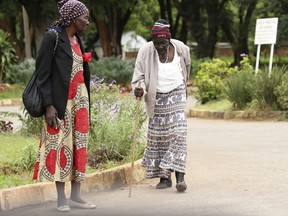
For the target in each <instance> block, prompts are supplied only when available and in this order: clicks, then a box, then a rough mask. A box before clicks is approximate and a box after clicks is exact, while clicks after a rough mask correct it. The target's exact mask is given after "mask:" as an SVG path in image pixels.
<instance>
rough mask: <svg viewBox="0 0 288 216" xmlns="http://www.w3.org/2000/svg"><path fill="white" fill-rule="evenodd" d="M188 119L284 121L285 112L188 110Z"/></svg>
mask: <svg viewBox="0 0 288 216" xmlns="http://www.w3.org/2000/svg"><path fill="white" fill-rule="evenodd" d="M189 116H190V117H198V118H207V119H208V118H209V119H245V120H249V119H250V120H253V119H284V118H285V112H282V111H251V112H246V111H229V112H224V111H208V110H197V109H190V111H189Z"/></svg>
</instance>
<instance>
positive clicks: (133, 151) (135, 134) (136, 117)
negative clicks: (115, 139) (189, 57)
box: [129, 82, 141, 197]
mask: <svg viewBox="0 0 288 216" xmlns="http://www.w3.org/2000/svg"><path fill="white" fill-rule="evenodd" d="M140 86H141V83H140V82H139V83H138V87H140ZM139 103H140V97H136V111H135V115H136V116H135V125H134V142H133V149H132V160H131V171H130V181H129V197H131V190H132V180H133V168H134V159H135V150H136V142H137V128H138V115H139Z"/></svg>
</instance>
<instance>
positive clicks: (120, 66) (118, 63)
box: [90, 57, 135, 86]
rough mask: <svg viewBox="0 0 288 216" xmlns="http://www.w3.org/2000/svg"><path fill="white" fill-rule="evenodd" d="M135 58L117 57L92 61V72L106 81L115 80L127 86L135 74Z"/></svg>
mask: <svg viewBox="0 0 288 216" xmlns="http://www.w3.org/2000/svg"><path fill="white" fill-rule="evenodd" d="M134 65H135V60H122V59H119V58H116V57H111V58H104V59H100V60H98V61H91V63H90V70H91V74H92V75H95V76H97V77H102V78H104V79H105V82H106V83H111V82H112V81H113V80H116V82H117V83H118V84H119V85H123V86H127V85H129V84H130V82H131V80H132V76H133V71H134Z"/></svg>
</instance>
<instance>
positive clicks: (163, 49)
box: [153, 38, 169, 55]
mask: <svg viewBox="0 0 288 216" xmlns="http://www.w3.org/2000/svg"><path fill="white" fill-rule="evenodd" d="M153 44H154V47H155V49H156V50H157V52H158V53H159V54H160V55H161V54H166V53H167V48H168V45H169V39H166V38H159V39H154V40H153Z"/></svg>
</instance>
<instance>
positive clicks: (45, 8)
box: [19, 0, 58, 57]
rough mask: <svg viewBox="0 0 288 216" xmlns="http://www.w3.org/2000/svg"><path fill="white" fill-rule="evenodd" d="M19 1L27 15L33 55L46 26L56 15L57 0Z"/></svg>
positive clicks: (38, 46)
mask: <svg viewBox="0 0 288 216" xmlns="http://www.w3.org/2000/svg"><path fill="white" fill-rule="evenodd" d="M19 2H20V3H21V5H23V6H24V7H25V9H26V11H27V14H28V17H29V22H30V31H31V35H32V44H33V45H32V50H33V52H32V55H33V56H34V57H35V56H36V54H37V51H38V49H39V48H40V44H41V41H42V39H43V35H44V33H45V31H46V28H47V27H48V26H49V25H51V23H52V22H53V21H55V20H56V19H57V18H55V17H58V16H57V15H56V14H57V2H58V1H57V0H54V1H42V0H19Z"/></svg>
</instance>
